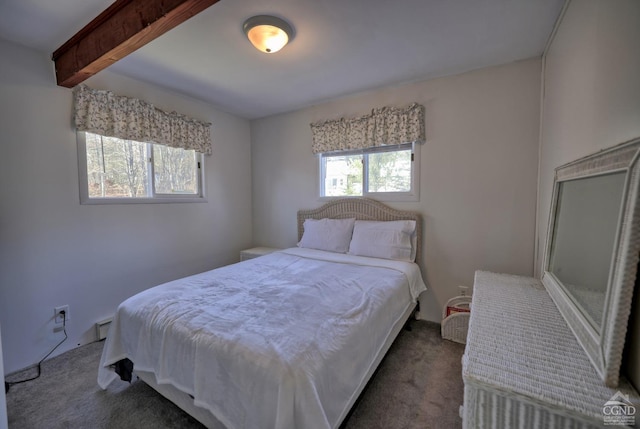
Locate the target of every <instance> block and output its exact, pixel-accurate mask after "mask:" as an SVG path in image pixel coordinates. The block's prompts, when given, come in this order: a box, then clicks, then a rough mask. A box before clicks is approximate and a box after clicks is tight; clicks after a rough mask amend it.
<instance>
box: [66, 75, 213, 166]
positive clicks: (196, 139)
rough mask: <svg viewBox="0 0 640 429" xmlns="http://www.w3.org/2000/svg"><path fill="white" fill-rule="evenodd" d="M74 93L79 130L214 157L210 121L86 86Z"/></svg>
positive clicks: (78, 88) (77, 127)
mask: <svg viewBox="0 0 640 429" xmlns="http://www.w3.org/2000/svg"><path fill="white" fill-rule="evenodd" d="M73 94H74V102H75V124H76V129H77V130H78V131H88V132H90V133H95V134H100V135H103V136H108V137H118V138H121V139H127V140H136V141H140V142H153V143H158V144H163V145H166V146H171V147H177V148H183V149H193V150H195V151H197V152H201V153H205V154H208V155H209V154H211V131H210V127H211V124H209V123H207V122H203V121H199V120H197V119H192V118H189V117H187V116H185V115H181V114H179V113H176V112H171V113H167V112H164V111H162V110H160V109H157V108H156V107H154V105H153V104H150V103H147V102H145V101H142V100H138V99H135V98H129V97H123V96H118V95H115V94H113V93H112V92H110V91H102V90H95V89H91V88H89V87H87V86H86V85H78V86H76V87H75V89H74V91H73Z"/></svg>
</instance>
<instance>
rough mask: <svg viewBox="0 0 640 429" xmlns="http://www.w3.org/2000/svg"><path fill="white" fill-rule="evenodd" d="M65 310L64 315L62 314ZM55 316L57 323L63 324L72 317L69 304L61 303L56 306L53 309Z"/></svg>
mask: <svg viewBox="0 0 640 429" xmlns="http://www.w3.org/2000/svg"><path fill="white" fill-rule="evenodd" d="M63 311H64V316H63V315H62V312H63ZM53 317H54V320H55V322H56V324H57V325H59V324H61V323H62V322H64V321H65V320H66V321H67V322H68V321H69V319H71V317H70V315H69V306H68V305H61V306H60V307H55V308H54V309H53Z"/></svg>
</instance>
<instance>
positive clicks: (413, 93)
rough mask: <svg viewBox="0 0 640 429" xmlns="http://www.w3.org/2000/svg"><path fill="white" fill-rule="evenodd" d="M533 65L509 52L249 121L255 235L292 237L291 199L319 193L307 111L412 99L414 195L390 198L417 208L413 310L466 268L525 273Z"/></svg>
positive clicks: (273, 240) (320, 114)
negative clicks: (420, 139)
mask: <svg viewBox="0 0 640 429" xmlns="http://www.w3.org/2000/svg"><path fill="white" fill-rule="evenodd" d="M540 70H541V61H540V60H538V59H533V60H527V61H521V62H517V63H513V64H509V65H505V66H500V67H493V68H487V69H482V70H477V71H472V72H469V73H465V74H462V75H459V76H452V77H445V78H440V79H435V80H429V81H423V82H418V83H411V84H407V85H402V86H397V87H388V88H384V89H380V90H377V91H372V92H367V93H363V94H358V95H354V96H351V97H346V98H341V99H337V100H333V101H330V102H327V103H324V104H321V105H317V106H313V107H309V108H306V109H302V110H298V111H295V112H292V113H288V114H282V115H277V116H273V117H268V118H264V119H260V120H255V121H252V122H251V151H252V165H253V167H252V171H253V177H252V180H253V185H252V186H253V213H254V217H253V230H254V242H255V244H260V245H271V246H277V247H287V246H293V245H295V243H296V238H297V235H296V211H297V210H298V209H305V208H315V207H317V206H319V205H320V204H322V203H321V202H320V201H319V200H318V160H317V158H316V157H315V156H314V155H313V154H312V153H311V130H310V127H309V124H310V123H311V122H315V121H319V120H325V119H333V118H338V117H342V116H347V117H351V116H358V115H362V114H366V113H369V112H370V111H371V109H372V108H374V107H382V106H404V105H407V104H409V103H411V102H414V101H415V102H418V103H421V104H423V105H424V106H425V108H426V129H427V142H426V144H425V145H424V146H423V148H422V152H421V175H420V177H421V184H420V192H421V195H420V201H419V202H417V203H390V205H391V206H394V207H397V208H400V209H411V210H419V211H420V212H422V214H423V216H424V220H425V237H424V238H425V240H424V246H425V249H424V250H425V261H424V262H425V266H426V280H427V283H428V286H430V288H429V290H428V291H427V292H426V293H425V295H424V296H423V299H421V304H422V310H423V312H424V313H423V314H424V315H425V316H426V318H427V319H429V320H436V321H439V320H440V318H441V311H442V306H443V305H444V304H445V303H446V301H447V299H449V298H450V297H452V296H455V295H457V293H458V289H457V286H458V285H467V286H471V285H472V284H473V275H474V272H475V270H477V269H484V270H492V271H499V272H509V273H513V274H523V275H532V274H533V255H534V235H535V233H534V231H535V204H536V180H537V162H538V161H537V160H538V137H539V136H538V133H539V109H540ZM327 78H330V77H327Z"/></svg>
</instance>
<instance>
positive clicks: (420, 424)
mask: <svg viewBox="0 0 640 429" xmlns="http://www.w3.org/2000/svg"><path fill="white" fill-rule="evenodd" d="M411 327H412V330H411V331H407V330H403V331H402V332H401V333H400V335H399V336H398V338H397V340H396V341H395V343H394V344H393V346H392V347H391V349H390V350H389V353H388V354H387V356H386V358H385V359H384V360H383V362H382V364H381V365H380V367H379V369H378V371H377V372H376V374H375V375H374V377H373V378H372V379H371V381H370V382H369V385H368V386H367V388H366V389H365V391H364V392H363V394H362V395H361V397H360V399H359V401H358V402H357V403H356V406H355V407H354V409H353V410H352V413H351V414H350V416H349V417H348V418H347V420H346V422H345V423H344V424H343V427H344V428H345V429H364V428H367V429H373V428H384V429H400V428H402V429H409V428H412V429H413V428H415V429H429V428H447V429H449V428H459V427H461V426H462V422H461V420H460V417H459V416H458V408H459V407H460V405H461V404H462V396H463V385H462V377H461V371H462V369H461V363H460V358H461V357H462V353H463V352H464V346H463V345H461V344H456V343H452V342H450V341H446V340H442V339H441V338H440V325H437V324H435V323H430V322H424V321H412V322H411ZM102 347H103V343H102V342H98V343H92V344H88V345H86V346H82V347H78V348H76V349H74V350H71V351H69V352H67V353H64V354H62V355H60V356H57V357H55V358H53V359H49V360H47V361H45V362H44V363H43V365H42V375H41V376H40V378H38V379H36V380H34V381H30V382H27V383H23V384H16V385H13V386H11V390H10V391H9V393H8V394H7V412H8V417H9V427H10V428H11V429H23V428H24V429H57V428H74V429H76V428H87V429H89V428H91V429H101V428H105V429H111V428H118V429H127V428H131V429H145V428H148V429H159V428H198V429H201V428H202V427H203V426H202V425H200V424H199V423H198V422H197V421H195V420H194V419H193V418H191V417H190V416H188V415H187V414H186V413H184V412H183V411H182V410H180V409H179V408H177V407H176V406H175V405H173V404H172V403H171V402H169V401H168V400H166V399H164V398H163V397H162V396H160V395H159V394H158V393H156V392H155V391H154V390H153V389H152V388H150V387H149V386H147V385H146V384H145V383H144V382H142V381H135V382H133V383H132V384H130V385H129V384H128V383H124V382H114V383H113V384H112V385H111V386H110V387H109V389H107V390H106V391H103V390H101V389H100V388H99V387H98V385H97V383H96V378H97V374H98V363H99V361H100V354H101V352H102ZM32 375H35V371H25V372H22V373H17V374H13V375H11V376H8V377H7V381H13V380H17V379H22V378H26V377H29V376H32ZM304 429H308V428H304Z"/></svg>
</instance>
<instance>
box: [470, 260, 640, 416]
mask: <svg viewBox="0 0 640 429" xmlns="http://www.w3.org/2000/svg"><path fill="white" fill-rule="evenodd" d="M462 376H463V380H464V384H465V388H464V409H463V411H462V414H463V427H464V428H465V429H469V428H495V429H499V428H511V427H513V428H520V429H528V428H571V429H578V428H600V427H602V426H603V407H604V404H605V403H606V402H607V401H608V400H609V399H611V398H612V397H613V396H614V395H616V394H617V393H618V391H619V392H621V393H622V394H623V395H630V396H629V398H630V400H631V402H632V403H633V404H636V406H638V405H639V404H640V398H639V397H638V394H637V393H636V392H635V391H634V390H633V389H632V387H631V386H630V385H629V383H628V382H627V381H626V380H624V379H621V380H620V385H619V386H618V387H617V388H615V389H612V388H609V387H607V386H605V384H604V382H603V381H602V380H601V378H600V377H599V375H598V373H597V372H596V370H595V369H594V368H593V366H592V365H591V362H590V361H589V358H588V357H587V355H586V354H585V352H584V350H583V349H582V347H581V346H580V344H578V342H577V340H576V339H575V337H574V335H573V333H572V332H571V330H570V329H569V327H568V326H567V324H566V322H565V320H564V319H563V317H562V315H561V314H560V313H559V312H558V309H557V308H556V306H555V305H554V303H553V301H552V300H551V297H550V296H549V294H548V293H547V291H546V290H545V288H544V287H543V286H542V284H541V283H540V281H538V280H536V279H533V278H529V277H519V276H512V275H506V274H494V273H489V272H483V271H478V272H476V275H475V283H474V295H473V304H472V311H471V319H470V324H469V332H468V336H467V346H466V349H465V354H464V357H463V369H462Z"/></svg>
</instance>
